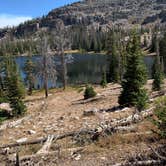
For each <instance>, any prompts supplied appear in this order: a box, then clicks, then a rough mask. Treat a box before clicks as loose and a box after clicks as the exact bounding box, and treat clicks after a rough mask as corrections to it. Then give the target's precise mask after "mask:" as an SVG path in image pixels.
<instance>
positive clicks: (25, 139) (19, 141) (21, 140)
mask: <svg viewBox="0 0 166 166" xmlns="http://www.w3.org/2000/svg"><path fill="white" fill-rule="evenodd" d="M26 141H27V138H21V139H18V140H17V141H16V142H17V143H23V142H26Z"/></svg>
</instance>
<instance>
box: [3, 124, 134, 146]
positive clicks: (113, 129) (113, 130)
mask: <svg viewBox="0 0 166 166" xmlns="http://www.w3.org/2000/svg"><path fill="white" fill-rule="evenodd" d="M118 131H120V132H121V131H135V127H134V126H128V127H124V126H118V127H111V126H108V127H105V128H101V131H99V130H98V128H95V129H82V130H80V131H73V132H69V133H66V134H62V135H52V138H51V142H52V141H54V140H59V139H63V138H66V137H74V136H76V135H85V134H89V135H91V136H92V137H93V135H95V134H96V133H98V134H99V135H100V133H102V132H107V133H108V132H109V133H112V134H113V133H116V132H118ZM47 140H48V137H42V138H37V139H35V140H28V141H25V142H19V143H18V142H17V143H13V144H7V145H2V146H0V149H4V148H12V147H17V146H24V145H33V144H42V143H44V142H46V141H47Z"/></svg>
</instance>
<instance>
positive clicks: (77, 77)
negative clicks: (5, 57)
mask: <svg viewBox="0 0 166 166" xmlns="http://www.w3.org/2000/svg"><path fill="white" fill-rule="evenodd" d="M40 58H41V56H33V58H32V59H33V61H34V62H37V61H39V59H40ZM27 59H28V57H17V58H16V62H17V64H18V66H19V69H20V73H21V76H22V78H23V79H24V78H25V73H24V72H23V66H24V64H25V62H26V60H27ZM55 61H56V64H57V65H56V69H57V71H58V73H59V72H60V59H59V57H57V56H56V57H55ZM66 61H67V62H68V63H67V73H68V83H69V84H83V83H100V81H101V76H102V71H103V69H106V63H107V56H106V55H98V54H70V55H66ZM144 61H145V64H146V66H147V70H148V74H149V77H150V76H151V68H152V65H153V61H154V57H150V56H148V57H145V58H144ZM60 86H62V81H61V78H60V74H59V75H57V81H56V83H52V82H51V81H49V87H50V88H51V87H60ZM35 87H36V88H37V87H42V81H41V80H39V79H38V80H36V83H35Z"/></svg>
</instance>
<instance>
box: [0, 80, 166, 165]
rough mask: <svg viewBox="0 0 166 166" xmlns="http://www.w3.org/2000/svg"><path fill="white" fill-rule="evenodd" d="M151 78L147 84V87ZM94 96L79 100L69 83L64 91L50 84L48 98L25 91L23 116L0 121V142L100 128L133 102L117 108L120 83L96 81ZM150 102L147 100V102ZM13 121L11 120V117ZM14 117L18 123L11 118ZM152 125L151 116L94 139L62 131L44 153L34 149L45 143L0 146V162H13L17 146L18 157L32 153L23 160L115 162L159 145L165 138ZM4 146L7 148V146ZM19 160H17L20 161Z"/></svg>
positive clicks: (80, 95)
mask: <svg viewBox="0 0 166 166" xmlns="http://www.w3.org/2000/svg"><path fill="white" fill-rule="evenodd" d="M150 86H151V81H149V82H148V85H147V88H149V89H150ZM95 90H96V91H97V93H98V94H97V97H96V98H95V99H94V100H86V101H85V100H83V91H82V92H79V91H81V88H68V89H67V90H66V91H65V92H64V91H61V90H51V91H50V95H49V97H48V98H47V99H45V98H44V96H43V94H44V93H43V92H35V93H34V94H33V95H32V96H27V97H26V100H25V101H26V104H27V107H28V112H27V113H26V115H25V117H23V118H20V121H19V119H14V120H10V121H6V122H4V123H3V124H2V125H1V126H0V146H1V145H5V144H11V143H20V142H25V141H30V140H35V139H38V138H41V137H47V136H48V135H57V136H59V135H61V134H65V133H68V132H72V131H81V130H82V129H95V128H100V126H101V125H104V123H106V122H107V123H109V122H111V121H115V120H117V119H122V118H125V117H129V116H130V115H132V114H133V112H134V109H133V108H123V109H121V110H119V109H120V108H118V104H117V100H118V95H119V93H120V90H121V88H120V86H119V85H118V84H109V85H108V86H107V88H104V89H103V88H101V87H99V86H96V87H95ZM149 107H150V105H149ZM13 122H14V123H13ZM15 122H16V123H15ZM151 129H155V127H154V125H153V124H152V123H151V121H150V120H149V119H147V118H146V119H144V120H142V121H140V122H138V123H135V124H133V125H132V130H129V131H127V132H123V131H121V132H116V133H114V134H113V135H106V134H101V136H100V137H99V139H98V140H97V141H96V140H95V141H92V140H91V139H90V138H89V136H87V135H83V136H78V137H77V136H75V137H65V138H64V139H59V140H57V141H56V139H55V140H54V141H53V142H51V147H50V149H49V152H48V153H44V154H39V155H36V153H37V152H38V151H39V150H40V149H41V148H42V146H43V144H42V143H39V144H35V145H26V146H18V147H14V148H7V149H5V151H6V152H4V149H2V148H1V149H0V154H1V155H0V158H1V164H0V165H2V166H3V165H14V162H11V161H12V160H13V161H14V159H15V154H16V151H18V152H19V157H20V159H21V158H22V157H24V156H29V155H34V156H31V160H30V161H28V164H27V163H26V164H27V165H43V166H44V165H51V166H52V165H62V166H63V165H64V166H76V165H82V166H93V165H96V166H97V165H99V166H100V165H113V164H115V163H118V162H122V161H125V160H126V159H127V158H129V156H136V155H137V154H145V155H146V154H147V155H148V153H149V150H150V148H149V146H153V147H154V148H155V147H157V146H158V145H159V144H163V142H164V141H165V140H159V139H158V137H157V136H156V135H155V134H154V133H153V132H152V131H151ZM7 151H8V152H7ZM24 164H25V163H22V164H21V165H24Z"/></svg>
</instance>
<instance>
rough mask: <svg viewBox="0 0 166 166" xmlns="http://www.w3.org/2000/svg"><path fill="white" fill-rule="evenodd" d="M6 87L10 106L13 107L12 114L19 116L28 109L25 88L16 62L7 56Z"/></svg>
mask: <svg viewBox="0 0 166 166" xmlns="http://www.w3.org/2000/svg"><path fill="white" fill-rule="evenodd" d="M5 66H6V69H5V70H6V71H5V89H6V95H7V98H8V101H9V103H10V107H11V108H12V115H13V116H18V115H21V114H23V113H24V112H25V111H26V106H25V105H24V102H23V98H24V95H25V91H24V90H25V89H24V86H23V83H22V81H21V79H20V76H19V73H18V69H17V66H16V63H15V61H14V60H13V59H11V58H7V59H6V62H5Z"/></svg>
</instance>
